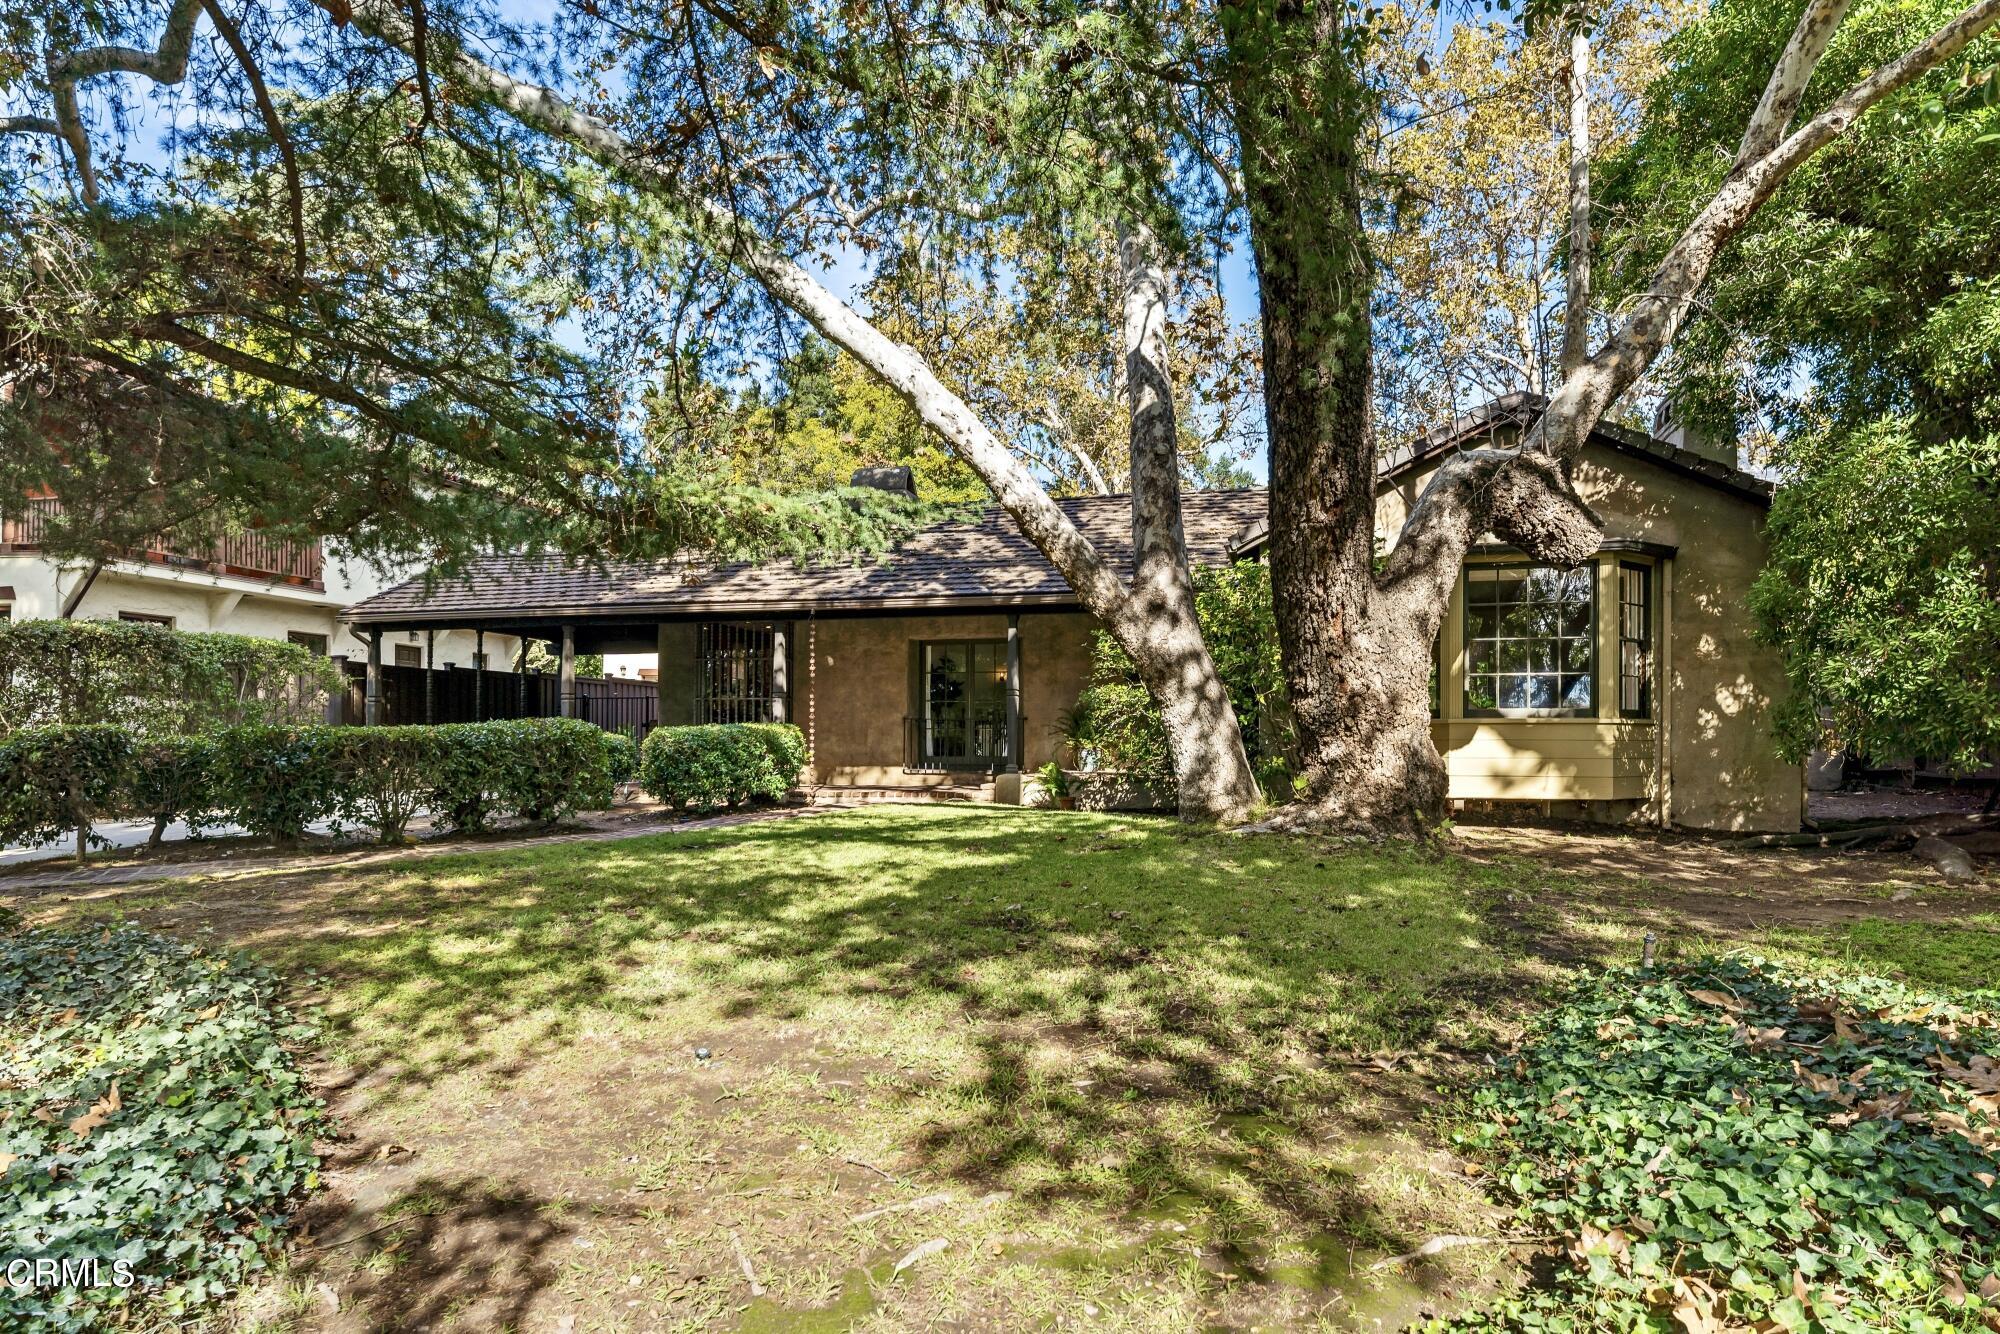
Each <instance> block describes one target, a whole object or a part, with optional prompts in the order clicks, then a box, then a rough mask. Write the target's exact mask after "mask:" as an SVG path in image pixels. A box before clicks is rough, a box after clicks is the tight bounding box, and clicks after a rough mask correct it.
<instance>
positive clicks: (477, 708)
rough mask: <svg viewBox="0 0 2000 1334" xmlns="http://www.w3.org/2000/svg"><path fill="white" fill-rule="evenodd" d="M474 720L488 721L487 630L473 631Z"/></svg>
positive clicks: (478, 721) (479, 721) (477, 721)
mask: <svg viewBox="0 0 2000 1334" xmlns="http://www.w3.org/2000/svg"><path fill="white" fill-rule="evenodd" d="M472 721H474V722H476V723H483V722H485V721H486V632H485V631H484V630H474V631H473V632H472Z"/></svg>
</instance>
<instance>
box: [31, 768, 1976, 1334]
mask: <svg viewBox="0 0 2000 1334" xmlns="http://www.w3.org/2000/svg"><path fill="white" fill-rule="evenodd" d="M1715 892H1716V893H1718V894H1722V895H1728V894H1732V893H1734V891H1730V890H1718V891H1715ZM1694 893H1695V891H1689V890H1668V889H1662V888H1660V887H1658V886H1653V885H1650V882H1648V881H1646V880H1645V879H1644V878H1643V877H1635V876H1633V875H1630V874H1608V873H1603V872H1592V871H1578V870H1575V869H1574V868H1572V869H1567V870H1565V869H1561V868H1559V867H1553V866H1552V865H1551V864H1550V862H1549V861H1547V860H1545V859H1538V858H1535V857H1531V856H1525V855H1518V854H1510V853H1505V852H1493V851H1492V850H1490V849H1489V850H1486V851H1484V852H1482V854H1481V855H1478V856H1476V857H1467V856H1463V855H1454V854H1441V853H1431V852H1425V851H1421V850H1415V849H1410V848H1388V849H1380V848H1373V847H1367V846H1350V845H1347V844H1336V843H1332V842H1320V841H1310V840H1294V839H1281V838H1246V837H1240V836H1231V835H1218V834H1199V833H1190V832H1186V831H1183V830H1181V829H1179V828H1177V827H1176V826H1174V825H1172V824H1169V823H1166V822H1162V821H1155V820H1150V819H1137V818H1125V819H1121V818H1116V817H1108V816H1089V815H1076V814H1063V813H1055V812H1036V811H1017V810H1008V809H996V808H990V807H981V808H962V809H953V808H916V807H889V808H876V809H869V810H861V811H852V812H843V813H838V814H823V815H815V816H811V817H807V818H799V819H788V820H775V821H767V822H762V823H756V824H750V825H743V826H736V827H731V828H725V829H717V830H711V831H708V832H703V833H693V834H681V835H662V836H657V837H649V838H639V839H630V840H625V841H620V842H614V843H595V844H571V845H559V846H548V847H543V848H537V849H527V850H518V851H513V852H484V853H479V854H468V855H465V856H452V857H432V858H426V859H422V860H420V861H412V862H410V863H408V864H406V866H404V867H403V868H400V869H399V868H395V867H384V868H374V869H370V870H367V871H363V872H356V873H350V874H345V875H326V874H319V875H315V876H312V877H304V876H292V877H286V876H279V875H271V876H263V877H256V876H246V877H242V878H237V879H231V880H227V881H218V882H214V883H211V884H207V885H199V886H196V887H193V888H186V887H174V888H172V889H171V890H162V889H161V888H160V887H158V886H152V887H148V886H135V887H132V888H129V889H126V890H123V891H105V892H99V893H97V894H95V895H93V896H91V897H87V898H83V899H79V900H77V901H73V902H67V903H56V902H50V901H38V902H36V903H35V904H33V905H30V914H29V915H30V916H31V918H32V919H34V920H35V921H36V922H37V923H38V924H66V925H78V924H94V923H96V922H99V921H102V920H106V919H110V918H118V919H132V920H136V921H137V922H139V923H140V924H143V925H146V926H150V927H153V928H155V929H159V930H163V931H166V932H168V933H170V934H173V935H177V936H180V937H183V938H185V939H189V940H192V941H196V942H199V943H204V944H209V943H213V944H227V945H231V946H242V947H245V948H247V949H248V950H249V951H250V952H251V954H252V955H253V956H254V957H255V958H256V959H257V960H258V961H259V962H260V963H262V964H264V965H267V966H269V967H271V968H273V969H275V970H276V971H277V972H278V974H279V975H280V976H283V977H285V978H287V979H289V980H290V986H291V987H292V988H293V989H294V991H295V993H296V994H294V995H293V996H292V997H290V1000H291V1003H292V1004H293V1005H295V1006H298V1007H300V1008H302V1009H308V1010H309V1009H313V1008H317V1010H318V1012H319V1016H320V1019H321V1023H322V1027H323V1029H324V1032H325V1037H324V1039H323V1047H322V1050H323V1054H324V1060H323V1064H322V1066H321V1068H320V1069H319V1071H318V1074H319V1077H320V1079H321V1082H322V1084H323V1086H324V1089H325V1093H326V1096H327V1098H328V1100H329V1101H330V1103H331V1104H332V1110H333V1112H334V1114H335V1116H336V1119H337V1121H338V1123H339V1124H340V1125H342V1126H343V1127H344V1128H345V1132H346V1138H344V1139H343V1140H342V1141H341V1142H339V1143H337V1144H334V1145H332V1146H331V1147H330V1158H331V1161H330V1164H329V1169H328V1171H327V1176H328V1179H329V1181H330V1183H331V1186H330V1189H329V1191H328V1192H327V1193H326V1194H325V1195H323V1196H321V1197H320V1198H319V1199H318V1200H317V1201H316V1202H314V1203H313V1204H312V1205H311V1206H309V1208H308V1211H307V1216H306V1217H307V1229H308V1231H307V1234H306V1236H305V1237H304V1238H303V1239H302V1241H301V1243H300V1244H298V1245H296V1246H295V1247H294V1248H293V1253H292V1258H291V1260H290V1269H289V1272H287V1273H285V1274H282V1275H281V1276H280V1278H279V1280H278V1281H276V1282H274V1283H270V1284H267V1285H265V1287H264V1288H263V1290H262V1291H260V1292H258V1293H256V1294H254V1295H253V1300H251V1301H250V1302H248V1303H247V1304H246V1306H245V1308H244V1310H245V1311H247V1312H249V1313H250V1314H251V1315H253V1316H254V1317H255V1318H258V1319H262V1320H264V1321H266V1322H267V1323H271V1324H275V1325H285V1324H292V1325H297V1326H299V1327H305V1328H319V1327H324V1328H350V1327H366V1326H369V1325H376V1326H386V1327H394V1328H410V1327H415V1326H445V1325H449V1324H453V1323H456V1325H457V1326H458V1327H462V1328H470V1329H495V1328H521V1329H564V1330H579V1331H580V1330H590V1329H600V1328H601V1329H614V1328H615V1329H626V1328H631V1329H653V1328H659V1329H677V1328H713V1329H735V1328H743V1329H845V1328H850V1327H854V1328H884V1329H889V1328H912V1327H925V1326H929V1325H932V1324H936V1323H939V1322H945V1321H953V1322H959V1323H964V1324H968V1325H972V1326H976V1327H985V1328H1019V1327H1023V1326H1027V1325H1033V1324H1040V1323H1051V1322H1054V1323H1061V1322H1068V1321H1086V1322H1090V1323H1094V1324H1101V1325H1104V1326H1106V1327H1110V1328H1133V1329H1172V1328H1188V1329H1193V1328H1203V1327H1210V1326H1228V1327H1236V1328H1248V1327H1252V1326H1257V1325H1264V1326H1268V1327H1279V1328H1298V1327H1311V1326H1313V1325H1315V1324H1316V1323H1317V1324H1322V1325H1325V1326H1327V1327H1331V1328H1378V1327H1380V1328H1395V1327H1399V1326H1400V1325H1401V1324H1403V1323H1404V1322H1406V1321H1408V1320H1410V1319H1413V1318H1418V1317H1421V1316H1423V1315H1425V1314H1427V1313H1431V1312H1437V1313H1443V1312H1448V1311H1451V1310H1455V1309H1458V1307H1460V1306H1461V1305H1462V1304H1464V1303H1466V1302H1476V1301H1478V1300H1480V1299H1481V1298H1482V1296H1485V1295H1490V1294H1492V1293H1493V1292H1495V1291H1497V1290H1498V1289H1500V1288H1502V1287H1504V1286H1507V1285H1509V1284H1511V1283H1513V1282H1514V1281H1516V1280H1517V1279H1518V1277H1519V1275H1520V1273H1521V1272H1522V1264H1523V1262H1524V1261H1525V1260H1526V1259H1527V1258H1528V1256H1527V1252H1526V1251H1525V1250H1523V1251H1510V1250H1509V1249H1508V1248H1506V1247H1504V1246H1501V1245H1488V1244H1482V1245H1465V1246H1456V1247H1452V1248H1450V1249H1447V1250H1443V1251H1440V1252H1438V1253H1437V1254H1435V1255H1431V1256H1427V1257H1424V1258H1422V1259H1420V1260H1416V1261H1412V1262H1408V1263H1403V1264H1393V1265H1387V1266H1384V1267H1380V1268H1377V1267H1376V1266H1377V1265H1378V1264H1380V1262H1382V1261H1384V1260H1385V1259H1390V1258H1393V1257H1396V1256H1400V1255H1405V1254H1407V1253H1409V1252H1412V1251H1415V1250H1417V1249H1418V1248H1419V1247H1420V1246H1421V1245H1422V1244H1423V1243H1424V1242H1425V1241H1426V1240H1427V1239H1429V1238H1431V1237H1433V1236H1436V1235H1438V1234H1443V1233H1453V1234H1478V1235H1482V1236H1489V1237H1491V1236H1497V1235H1501V1234H1503V1233H1505V1232H1507V1231H1508V1229H1509V1228H1510V1227H1512V1226H1513V1224H1512V1223H1511V1221H1510V1220H1509V1219H1508V1218H1507V1217H1506V1215H1505V1213H1504V1211H1503V1210H1502V1209H1501V1208H1500V1207H1498V1206H1497V1205H1496V1204H1494V1203H1492V1202H1491V1200H1490V1199H1489V1192H1488V1191H1487V1190H1486V1189H1485V1186H1484V1183H1482V1181H1481V1180H1480V1179H1479V1178H1477V1177H1475V1176H1473V1175H1470V1174H1468V1172H1467V1171H1466V1170H1465V1166H1464V1164H1462V1163H1460V1162H1459V1161H1458V1160H1456V1159H1455V1158H1454V1157H1453V1155H1452V1154H1451V1153H1450V1152H1448V1151H1447V1149H1446V1147H1445V1146H1446V1145H1448V1144H1449V1143H1450V1132H1451V1131H1452V1130H1453V1129H1456V1128H1458V1127H1459V1126H1460V1125H1461V1123H1462V1118H1463V1117H1464V1116H1465V1115H1466V1113H1467V1109H1468V1108H1469V1106H1470V1097H1469V1093H1470V1090H1471V1089H1472V1088H1473V1087H1474V1085H1475V1084H1476V1083H1477V1082H1478V1081H1479V1080H1480V1079H1481V1078H1482V1075H1483V1072H1484V1071H1485V1070H1486V1069H1487V1068H1488V1065H1487V1058H1488V1057H1489V1056H1494V1055H1497V1054H1498V1053H1499V1052H1501V1051H1502V1050H1503V1049H1504V1048H1505V1047H1506V1046H1507V1044H1508V1043H1509V1042H1511V1041H1512V1040H1513V1039H1514V1038H1515V1037H1516V1036H1517V1034H1518V1032H1519V1030H1520V1027H1521V1025H1522V1023H1523V1022H1524V1021H1525V1020H1526V1018H1527V1017H1528V1016H1529V1015H1530V1014H1531V1013H1533V1012H1534V1011H1535V1010H1536V1009H1537V1008H1538V1007H1539V1006H1541V1005H1542V1004H1545V1003H1546V1001H1547V1000H1548V999H1549V997H1550V996H1551V995H1552V994H1553V993H1554V991H1555V989H1556V987H1557V984H1559V983H1561V982H1564V981H1566V980H1567V979H1569V978H1571V977H1573V976H1574V975H1575V973H1576V971H1577V970H1578V969H1580V968H1582V967H1585V966H1588V965H1590V964H1592V963H1595V962H1612V961H1618V962H1630V961H1632V960H1633V959H1634V958H1636V956H1637V953H1638V950H1639V940H1638V937H1639V934H1640V933H1641V932H1642V931H1643V930H1645V929H1654V930H1657V931H1661V933H1662V935H1663V936H1664V937H1665V938H1666V943H1665V945H1664V946H1663V953H1672V952H1673V951H1674V949H1675V948H1676V946H1678V945H1682V944H1683V942H1685V943H1686V944H1687V945H1689V946H1691V945H1693V944H1696V943H1699V944H1701V945H1702V946H1704V947H1713V946H1715V945H1718V944H1721V945H1730V944H1735V943H1743V944H1748V945H1751V946H1754V947H1756V948H1757V949H1759V950H1761V951H1762V952H1765V953H1770V954H1773V955H1777V956H1780V957H1783V958H1785V959H1787V960H1789V961H1790V962H1792V963H1794V964H1802V965H1805V966H1823V965H1827V964H1847V965H1855V964H1860V965H1872V966H1875V967H1878V968H1880V969H1882V970H1884V971H1888V972H1891V973H1896V974H1899V975H1902V976H1906V977H1908V978H1909V979H1910V980H1911V981H1913V982H1916V983H1920V984H1927V985H1937V986H1959V985H1964V984H1965V982H1966V980H1967V979H1972V980H1977V979H1979V978H1980V977H1982V976H1983V977H1986V978H1991V977H1994V976H2000V931H1996V930H1994V929H1993V924H1994V919H1993V918H1992V917H1991V916H1990V914H1992V913H1993V912H1994V910H1995V904H1994V901H1993V898H1992V896H1991V895H1990V894H1984V895H1983V896H1982V894H1973V893H1968V894H1966V895H1965V897H1964V898H1963V900H1962V902H1961V901H1953V902H1950V903H1947V904H1944V911H1942V912H1940V911H1939V909H1938V905H1939V903H1941V902H1942V900H1941V899H1939V898H1938V897H1937V896H1930V897H1929V899H1928V900H1927V904H1928V906H1927V909H1926V910H1927V913H1928V916H1925V917H1921V918H1918V917H1913V916H1912V905H1911V904H1908V903H1900V902H1899V903H1895V904H1894V905H1892V904H1891V901H1890V896H1889V895H1888V894H1887V893H1886V892H1885V893H1882V894H1881V895H1879V896H1876V897H1873V898H1871V897H1870V896H1869V894H1868V893H1866V892H1863V893H1859V894H1856V895H1855V898H1856V900H1857V901H1859V902H1861V903H1862V905H1863V906H1861V907H1860V908H1858V909H1855V910H1853V911H1852V913H1851V914H1850V916H1849V917H1846V918H1841V917H1836V916H1829V915H1828V914H1826V913H1824V912H1815V913H1805V912H1800V913H1798V914H1794V915H1793V916H1792V918H1791V920H1787V919H1786V916H1785V914H1784V913H1783V912H1782V911H1779V912H1774V913H1771V914H1767V915H1766V916H1765V917H1764V918H1762V919H1759V920H1754V921H1746V920H1744V918H1743V915H1742V914H1740V913H1739V914H1737V915H1736V916H1731V914H1730V912H1728V911H1724V910H1723V909H1724V907H1726V905H1721V906H1718V905H1715V904H1710V905H1707V906H1705V907H1698V906H1693V905H1692V901H1691V896H1692V895H1693V894H1694ZM1907 897H1908V896H1907V895H1906V896H1905V898H1907ZM1918 906H1924V905H1918ZM1940 916H1944V917H1948V918H1950V919H1952V922H1947V923H1941V922H1940V921H1939V920H1938V918H1939V917H1940ZM1961 919H1962V923H1961ZM1675 924H1678V926H1677V927H1676V925H1675ZM1913 930H1914V931H1916V932H1917V933H1919V937H1920V938H1921V939H1922V940H1924V941H1925V942H1926V944H1925V946H1924V947H1922V948H1919V947H1918V946H1917V944H1916V941H1915V940H1913V939H1912V937H1911V936H1910V932H1911V931H1913ZM1933 965H1934V966H1936V967H1937V968H1939V969H1942V970H1947V971H1948V972H1949V974H1950V975H1949V976H1931V975H1927V974H1926V969H1927V968H1928V967H1931V966H1933ZM704 1053H706V1054H705V1055H704ZM238 1314H239V1315H240V1314H243V1312H241V1311H240V1312H239V1313H238Z"/></svg>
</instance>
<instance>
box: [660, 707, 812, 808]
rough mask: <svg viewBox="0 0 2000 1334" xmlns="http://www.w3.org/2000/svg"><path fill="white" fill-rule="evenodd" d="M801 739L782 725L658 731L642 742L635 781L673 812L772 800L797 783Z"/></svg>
mask: <svg viewBox="0 0 2000 1334" xmlns="http://www.w3.org/2000/svg"><path fill="white" fill-rule="evenodd" d="M805 757H806V747H805V738H804V736H803V735H801V734H800V732H799V729H798V728H796V727H793V726H791V725H790V724H786V723H706V724H700V725H697V726H694V727H662V728H658V729H656V730H655V731H654V732H653V734H652V735H651V736H649V737H647V738H646V745H645V749H644V753H643V754H642V755H641V757H640V762H639V773H640V778H639V781H640V783H641V785H642V786H643V787H644V788H645V789H646V791H648V792H650V793H652V794H653V795H654V796H655V797H658V798H659V799H660V800H661V801H663V802H665V803H667V804H668V805H669V806H672V807H673V808H674V809H675V810H688V809H693V810H697V811H712V810H715V809H716V808H718V807H721V806H740V805H742V804H743V803H744V802H747V801H750V800H752V799H755V798H761V799H763V800H766V801H776V800H778V799H779V798H781V797H783V796H784V795H785V793H787V792H789V791H790V790H791V789H792V786H793V785H794V784H795V783H797V782H798V778H799V772H800V770H801V769H802V768H803V767H804V764H805Z"/></svg>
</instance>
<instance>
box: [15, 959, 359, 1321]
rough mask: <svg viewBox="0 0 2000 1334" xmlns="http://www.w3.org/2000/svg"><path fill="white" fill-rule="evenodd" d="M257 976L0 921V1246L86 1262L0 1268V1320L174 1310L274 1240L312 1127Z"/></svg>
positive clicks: (316, 1111)
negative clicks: (82, 1271)
mask: <svg viewBox="0 0 2000 1334" xmlns="http://www.w3.org/2000/svg"><path fill="white" fill-rule="evenodd" d="M277 990H278V982H277V979H276V978H274V977H272V976H271V975H270V974H269V973H267V972H264V971H263V970H261V969H258V968H255V967H253V966H251V965H248V964H245V963H239V962H232V961H230V960H226V959H222V958H217V957H215V956H213V955H209V954H206V953H204V952H203V951H202V950H200V949H199V948H197V947H193V946H189V945H183V944H180V943H178V942H175V941H172V940H168V939H165V938H163V937H160V936H156V935H151V934H148V933H146V932H143V931H138V930H135V929H131V928H120V929H117V930H112V931H106V930H104V929H103V928H101V927H93V928H91V929H89V930H84V931H75V932H56V931H25V932H18V933H14V934H4V933H0V1256H8V1257H38V1256H41V1257H49V1258H52V1259H56V1260H58V1261H60V1260H64V1259H68V1260H80V1259H86V1258H95V1259H97V1260H99V1261H100V1262H101V1263H102V1271H101V1272H102V1277H103V1280H104V1286H99V1287H89V1286H73V1287H15V1286H12V1285H10V1284H4V1283H0V1328H5V1329H10V1330H13V1329H45V1330H62V1331H70V1330H97V1329H109V1328H119V1329H123V1328H128V1327H145V1328H155V1327H157V1328H166V1327H168V1326H172V1327H175V1328H180V1327H183V1325H184V1321H185V1319H186V1318H187V1317H188V1316H190V1315H194V1314H197V1313H198V1312H199V1310H200V1308H201V1307H203V1306H204V1305H206V1304H207V1303H208V1302H210V1301H211V1300H212V1299H213V1298H214V1297H216V1296H218V1295H220V1294H223V1293H225V1292H227V1291H228V1290H229V1289H231V1288H234V1287H236V1286H238V1285H239V1284H240V1283H241V1282H242V1281H243V1279H244V1278H245V1277H246V1275H247V1274H249V1273H250V1272H251V1271H253V1270H255V1269H258V1268H261V1267H262V1266H263V1265H264V1264H265V1262H266V1261H267V1259H269V1258H270V1257H271V1256H272V1255H273V1254H274V1253H275V1252H276V1251H277V1249H278V1246H279V1244H280V1242H281V1241H282V1239H283V1234H284V1231H285V1228H286V1225H287V1223H288V1222H289V1219H290V1216H291V1211H292V1208H293V1205H294V1202H295V1201H296V1200H297V1198H298V1197H299V1196H301V1195H303V1194H304V1193H305V1192H307V1191H310V1190H313V1189H315V1188H317V1186H318V1184H319V1177H318V1167H319V1161H318V1158H317V1157H316V1155H315V1153H314V1150H313V1141H314V1136H315V1135H316V1134H317V1133H318V1132H320V1131H321V1130H322V1129H323V1128H324V1126H323V1113H322V1110H321V1105H320V1103H319V1102H318V1100H317V1099H315V1098H314V1097H313V1096H312V1094H311V1091H310V1088H309V1086H308V1084H307V1081H306V1078H305V1076H304V1075H303V1073H301V1071H300V1070H299V1068H298V1065H297V1062H296V1061H295V1059H294V1058H293V1056H292V1055H291V1049H293V1048H294V1047H296V1046H297V1044H299V1043H301V1042H302V1041H304V1040H306V1039H309V1038H311V1037H312V1036H313V1032H312V1030H311V1029H310V1028H307V1027H305V1026H303V1025H300V1024H298V1023H295V1022H294V1021H293V1020H292V1018H291V1016H290V1015H288V1014H287V1013H286V1012H285V1011H284V1010H283V1009H281V1008H279V1007H278V1006H277V1005H276V1004H275V1003H274V1002H273V1001H272V1000H271V999H270V998H271V997H272V996H273V995H274V994H275V993H276V992H277ZM114 1262H123V1263H124V1264H125V1265H127V1266H129V1272H130V1273H131V1275H132V1276H133V1278H134V1280H135V1281H134V1283H133V1284H132V1285H131V1286H130V1287H124V1288H121V1287H118V1286H115V1284H113V1282H112V1279H113V1269H112V1266H113V1264H114Z"/></svg>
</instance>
